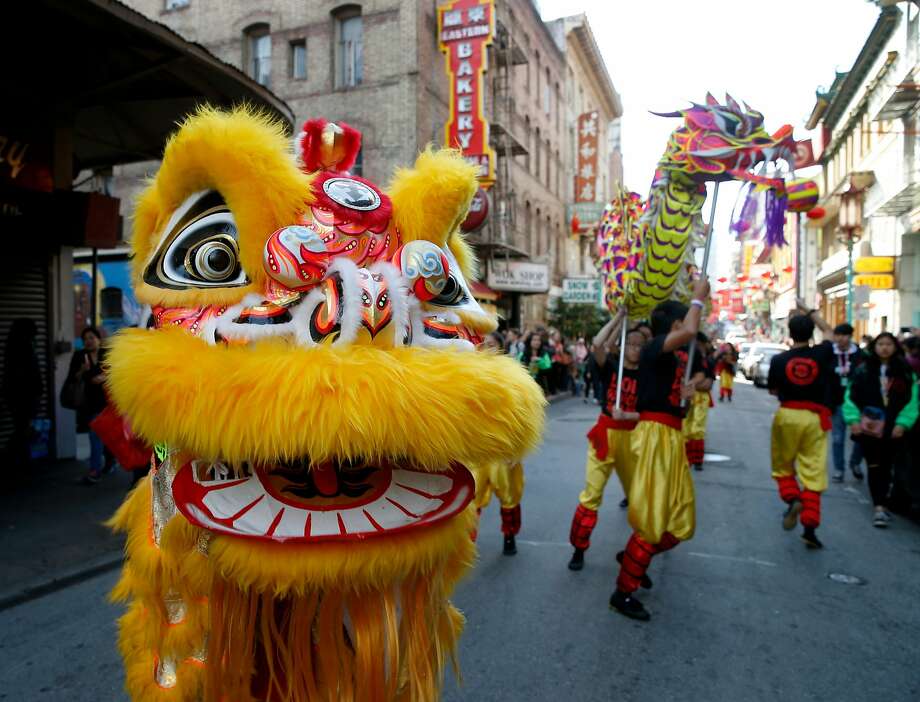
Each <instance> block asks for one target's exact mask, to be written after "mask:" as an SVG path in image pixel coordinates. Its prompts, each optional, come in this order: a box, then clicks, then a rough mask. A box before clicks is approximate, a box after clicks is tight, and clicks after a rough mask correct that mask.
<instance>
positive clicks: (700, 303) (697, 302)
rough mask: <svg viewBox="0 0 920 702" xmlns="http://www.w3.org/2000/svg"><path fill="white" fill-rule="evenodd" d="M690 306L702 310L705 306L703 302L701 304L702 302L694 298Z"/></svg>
mask: <svg viewBox="0 0 920 702" xmlns="http://www.w3.org/2000/svg"><path fill="white" fill-rule="evenodd" d="M690 304H691V305H696V306H697V307H699V308H700V309H703V308H704V307H705V306H706V303H705V302H703V301H702V300H697V299H696V298H693V299H692V300H690Z"/></svg>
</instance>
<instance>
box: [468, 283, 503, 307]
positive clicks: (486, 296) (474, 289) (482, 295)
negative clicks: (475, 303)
mask: <svg viewBox="0 0 920 702" xmlns="http://www.w3.org/2000/svg"><path fill="white" fill-rule="evenodd" d="M470 292H471V293H473V297H475V298H476V299H477V300H488V301H489V302H492V301H494V300H497V299H498V298H499V297H501V293H499V292H496V291H495V290H493V289H492V288H490V287H489V286H488V285H486V284H485V283H480V282H479V281H478V280H472V281H470Z"/></svg>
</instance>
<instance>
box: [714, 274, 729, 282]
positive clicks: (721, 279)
mask: <svg viewBox="0 0 920 702" xmlns="http://www.w3.org/2000/svg"><path fill="white" fill-rule="evenodd" d="M716 280H718V281H719V282H720V283H727V282H728V278H726V277H725V276H724V275H723V276H722V277H721V278H716Z"/></svg>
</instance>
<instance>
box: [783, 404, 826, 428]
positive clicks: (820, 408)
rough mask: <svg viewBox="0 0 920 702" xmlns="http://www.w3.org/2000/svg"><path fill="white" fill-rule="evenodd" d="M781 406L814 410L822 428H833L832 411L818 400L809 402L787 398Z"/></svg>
mask: <svg viewBox="0 0 920 702" xmlns="http://www.w3.org/2000/svg"><path fill="white" fill-rule="evenodd" d="M779 406H780V407H785V408H786V409H800V410H808V411H809V412H814V413H815V414H816V415H818V418H819V419H820V420H821V429H823V430H824V431H830V430H831V411H830V410H829V409H828V408H827V407H825V406H824V405H819V404H818V403H817V402H809V401H808V400H786V401H785V402H780V403H779Z"/></svg>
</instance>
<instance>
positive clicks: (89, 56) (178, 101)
mask: <svg viewBox="0 0 920 702" xmlns="http://www.w3.org/2000/svg"><path fill="white" fill-rule="evenodd" d="M15 18H16V26H15V31H10V32H7V33H6V35H5V36H4V40H3V42H0V58H2V66H3V67H4V68H3V74H2V80H3V86H4V111H3V115H2V116H0V158H2V161H0V236H2V241H3V242H4V250H3V255H2V256H0V339H2V340H3V344H4V348H6V346H7V345H8V344H9V343H10V341H11V340H10V331H11V328H12V326H13V322H14V320H16V319H29V320H31V324H34V327H35V329H36V335H35V340H34V345H33V348H34V354H35V357H36V359H37V361H38V364H39V367H40V369H41V376H42V378H41V388H40V392H41V400H40V402H39V409H38V415H37V416H35V417H34V419H35V420H41V421H44V422H47V423H48V426H49V427H50V440H49V441H48V442H47V443H48V446H47V453H48V457H50V458H67V457H71V456H73V455H74V453H75V446H76V442H75V436H74V413H73V412H71V411H69V410H63V409H62V408H61V407H60V405H59V404H58V403H57V401H56V400H57V397H58V394H59V391H60V387H61V385H62V384H63V381H64V378H65V377H66V373H67V368H68V365H69V360H70V356H71V353H72V352H73V345H74V333H75V315H74V306H75V299H74V279H73V275H74V271H73V250H74V248H75V247H83V248H89V249H90V250H92V249H96V251H97V252H98V251H103V250H106V249H110V248H113V247H115V246H116V245H117V244H118V241H119V240H120V239H121V237H122V220H121V217H120V215H122V214H125V213H126V212H127V208H126V212H120V203H119V201H118V200H117V199H116V198H114V197H108V196H107V195H105V194H102V193H98V192H86V191H81V192H75V188H76V187H78V186H75V183H77V184H78V185H79V183H80V182H82V181H86V182H90V181H92V180H93V179H94V176H96V175H98V174H103V173H106V172H108V171H110V169H111V168H112V167H113V166H116V165H120V164H125V163H132V162H139V161H155V160H157V159H158V158H159V156H160V154H161V153H162V149H163V145H164V144H165V142H166V138H167V136H168V135H169V134H170V133H171V132H172V131H173V130H174V129H175V125H176V121H177V120H179V119H181V118H182V116H183V115H186V114H188V113H190V112H192V111H193V110H194V109H195V108H196V106H197V105H199V104H202V103H204V102H209V103H211V104H214V105H218V106H230V105H233V104H238V103H241V102H244V101H245V102H249V103H251V104H253V105H257V106H260V107H262V108H264V109H266V110H268V111H269V112H271V113H272V114H275V115H277V116H278V117H280V118H281V119H282V120H284V121H285V122H287V123H288V124H289V125H290V124H291V123H292V122H293V115H292V114H291V111H290V109H289V108H288V107H287V105H285V104H284V103H283V102H282V101H281V100H279V99H278V98H277V97H275V96H274V95H273V94H272V93H271V92H269V91H268V90H267V89H265V88H264V87H262V86H261V85H258V84H257V83H255V82H254V81H252V80H250V79H249V78H248V77H246V76H245V75H244V74H242V73H241V72H240V71H239V70H238V69H236V68H234V67H232V66H230V65H228V64H226V63H224V62H223V61H221V60H219V59H218V58H217V57H215V56H213V55H212V54H210V53H208V52H207V51H206V50H205V49H203V48H202V47H201V46H198V45H197V44H191V43H189V42H187V41H185V40H183V39H182V38H181V37H179V35H177V34H176V33H174V32H173V31H172V30H170V29H168V28H167V27H165V26H164V25H161V24H159V23H157V22H153V21H151V20H149V19H147V18H145V17H144V16H143V15H141V14H140V13H138V12H135V11H134V10H132V9H130V8H128V7H127V6H125V5H122V4H121V3H118V2H111V1H108V0H71V1H69V2H59V1H57V0H34V1H33V2H29V3H19V4H17V6H16V10H15ZM36 37H41V46H43V47H53V48H54V56H55V57H57V58H56V60H53V61H39V60H37V59H36V58H35V52H36V46H37V44H36V43H35V42H36V39H35V38H36ZM84 188H85V186H84ZM97 270H98V269H97ZM98 282H99V281H96V280H93V279H92V278H90V280H89V281H88V283H89V287H90V288H91V289H97V290H99V289H100V288H99V286H98V285H97V283H98ZM90 296H91V299H92V294H91V293H90ZM93 307H94V306H93V305H90V310H89V314H87V311H86V310H84V311H83V314H84V316H83V320H84V321H93V319H92V318H93V316H95V321H96V322H99V321H100V317H99V314H98V312H100V311H101V310H100V309H99V308H98V306H97V307H96V309H95V312H96V313H97V314H95V315H94V314H93V311H92V310H93ZM31 324H28V326H31ZM19 326H20V327H21V326H22V325H19ZM14 356H15V354H13V355H11V356H10V358H13V357H14ZM6 357H7V353H6V352H4V354H3V361H0V363H4V364H5V361H6ZM0 372H2V375H0V377H6V374H7V373H8V372H11V373H14V374H15V369H13V368H12V367H11V366H9V367H6V368H4V367H2V366H0ZM15 402H16V400H15V398H4V401H3V402H0V450H2V449H3V448H4V447H5V446H6V444H7V441H8V439H9V433H10V426H11V421H10V419H11V414H12V411H14V410H15V409H16V407H15V406H12V405H13V404H14V403H15ZM36 448H37V449H40V448H41V447H36ZM7 468H10V467H9V466H7Z"/></svg>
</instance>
